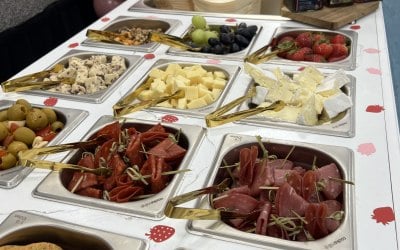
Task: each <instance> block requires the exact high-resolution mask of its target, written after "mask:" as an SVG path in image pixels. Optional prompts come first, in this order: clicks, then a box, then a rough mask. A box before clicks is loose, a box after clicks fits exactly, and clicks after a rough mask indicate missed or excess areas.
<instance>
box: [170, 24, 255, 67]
mask: <svg viewBox="0 0 400 250" xmlns="http://www.w3.org/2000/svg"><path fill="white" fill-rule="evenodd" d="M216 25H228V26H233V27H235V26H236V24H235V25H229V24H226V23H209V26H210V27H211V28H212V27H213V26H216ZM191 28H192V26H191V25H190V26H189V27H188V28H187V29H186V31H185V32H184V33H183V35H182V37H183V38H184V37H186V36H189V32H190V30H191ZM257 28H258V29H257V33H256V34H255V35H254V37H253V38H252V39H251V41H250V43H249V45H248V46H247V48H245V49H243V50H241V51H238V52H235V53H228V54H223V55H219V54H213V53H202V52H191V51H185V50H181V49H176V48H172V47H171V48H169V49H168V50H167V54H169V55H174V56H187V57H199V58H207V59H210V58H214V59H224V60H236V61H243V60H244V59H245V58H246V56H247V55H248V54H249V52H250V50H251V48H252V47H253V45H254V43H255V41H256V39H257V37H258V35H259V34H260V32H261V29H262V26H261V25H257Z"/></svg>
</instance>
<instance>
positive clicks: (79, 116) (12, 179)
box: [0, 100, 89, 188]
mask: <svg viewBox="0 0 400 250" xmlns="http://www.w3.org/2000/svg"><path fill="white" fill-rule="evenodd" d="M12 104H14V102H13V101H7V100H1V101H0V110H4V109H6V108H9V107H10V106H11V105H12ZM32 106H33V107H40V108H42V107H44V106H42V105H34V104H33V105H32ZM53 109H54V110H55V112H56V114H57V117H58V119H59V121H62V122H63V123H64V124H65V126H64V129H62V130H61V132H59V133H58V135H57V136H56V137H54V139H53V140H52V141H51V142H50V143H49V145H55V144H58V143H59V142H61V141H62V140H63V139H65V138H66V137H67V136H68V135H69V134H70V133H71V131H72V130H74V129H75V127H76V126H78V125H79V124H80V123H81V122H82V121H83V119H85V117H87V116H88V115H89V114H88V112H86V111H83V110H78V109H70V108H60V107H53ZM32 170H33V168H25V167H21V166H16V167H13V168H11V169H7V170H2V171H0V187H1V188H13V187H15V186H17V185H18V184H19V183H21V181H22V180H23V179H24V178H25V177H26V176H27V175H28V174H29V173H30V172H31V171H32Z"/></svg>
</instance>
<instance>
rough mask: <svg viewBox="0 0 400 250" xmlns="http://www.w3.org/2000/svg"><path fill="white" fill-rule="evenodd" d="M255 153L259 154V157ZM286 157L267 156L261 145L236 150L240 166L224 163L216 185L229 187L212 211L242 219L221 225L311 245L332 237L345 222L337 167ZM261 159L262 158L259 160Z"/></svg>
mask: <svg viewBox="0 0 400 250" xmlns="http://www.w3.org/2000/svg"><path fill="white" fill-rule="evenodd" d="M259 148H261V150H262V154H261V152H259V151H260V150H259ZM293 150H296V149H295V147H293V148H292V150H291V151H290V152H288V155H287V156H286V157H285V158H283V157H282V158H280V157H279V158H278V157H277V156H276V155H271V154H269V153H268V148H267V149H266V148H265V146H264V144H262V143H260V146H256V145H252V146H248V147H244V148H241V149H240V150H237V151H235V152H237V154H238V156H237V157H238V159H239V162H233V163H232V162H227V161H225V160H224V161H223V163H222V165H221V166H220V169H219V171H218V175H217V176H218V178H217V179H216V181H219V180H220V179H222V178H229V179H231V182H232V184H231V187H230V188H229V189H228V190H227V191H226V192H223V193H221V194H219V195H218V196H214V197H213V198H212V201H211V203H212V206H213V207H214V208H216V209H219V210H224V211H233V212H237V213H239V214H253V215H257V216H247V217H245V219H241V218H235V219H229V220H228V219H227V220H226V221H224V222H225V223H227V224H229V225H230V226H232V227H234V228H237V229H239V230H241V231H245V232H248V233H256V234H260V235H266V236H271V237H276V238H281V239H286V240H293V241H310V240H316V239H320V238H323V237H325V236H327V235H329V234H330V233H332V232H334V231H335V230H336V229H337V228H338V227H339V226H340V224H341V222H342V221H343V219H344V217H345V210H346V209H345V204H344V199H343V190H344V183H350V182H346V181H345V180H343V179H342V174H341V170H340V166H337V165H336V163H334V162H331V163H329V164H325V163H324V165H323V166H317V165H316V163H315V162H317V159H315V158H314V162H298V161H296V159H291V155H290V154H291V153H292V152H293ZM260 155H262V156H261V157H260Z"/></svg>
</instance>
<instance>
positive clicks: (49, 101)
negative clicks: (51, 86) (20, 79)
mask: <svg viewBox="0 0 400 250" xmlns="http://www.w3.org/2000/svg"><path fill="white" fill-rule="evenodd" d="M57 101H58V99H57V98H55V97H49V98H47V99H46V100H44V102H43V103H44V105H46V106H55V105H56V104H57Z"/></svg>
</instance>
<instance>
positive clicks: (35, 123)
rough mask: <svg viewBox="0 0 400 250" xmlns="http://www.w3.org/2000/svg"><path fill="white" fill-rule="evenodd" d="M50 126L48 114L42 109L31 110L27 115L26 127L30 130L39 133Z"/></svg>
mask: <svg viewBox="0 0 400 250" xmlns="http://www.w3.org/2000/svg"><path fill="white" fill-rule="evenodd" d="M47 125H49V120H48V119H47V116H46V114H45V113H44V112H43V111H42V110H40V109H36V108H34V109H31V110H29V112H28V114H27V115H26V126H28V128H30V129H32V130H34V131H37V130H41V129H42V128H44V127H46V126H47Z"/></svg>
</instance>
